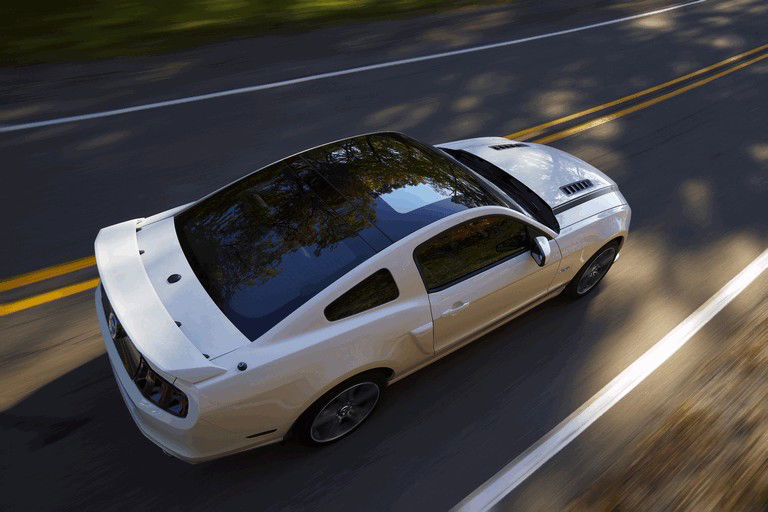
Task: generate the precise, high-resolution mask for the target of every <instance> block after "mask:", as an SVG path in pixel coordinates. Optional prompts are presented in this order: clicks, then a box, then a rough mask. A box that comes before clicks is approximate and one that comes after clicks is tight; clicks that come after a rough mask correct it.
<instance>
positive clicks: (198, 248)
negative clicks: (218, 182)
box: [175, 162, 374, 340]
mask: <svg viewBox="0 0 768 512" xmlns="http://www.w3.org/2000/svg"><path fill="white" fill-rule="evenodd" d="M334 194H335V192H334V191H333V190H332V189H331V187H329V186H328V184H327V182H326V181H325V180H323V178H322V177H319V176H317V175H316V174H314V173H312V172H310V171H308V170H306V169H303V168H302V167H301V166H292V165H291V163H290V162H286V163H285V164H284V165H279V166H276V167H275V168H269V169H265V170H264V171H260V172H258V173H255V174H253V175H251V176H250V177H249V178H248V179H247V180H245V181H243V182H240V183H239V184H238V186H234V187H229V188H226V189H224V190H221V191H220V192H218V193H216V194H214V195H212V196H210V197H208V198H207V199H204V200H203V201H201V202H200V203H198V204H196V205H194V206H193V207H191V208H189V209H188V210H186V211H184V212H182V213H181V214H179V215H177V216H176V219H175V223H176V233H177V235H178V237H179V242H180V244H181V247H182V249H183V251H184V254H185V256H186V257H187V260H188V261H189V263H190V265H191V266H192V269H193V270H194V271H195V275H196V276H197V278H198V279H199V280H200V282H201V283H202V285H203V287H205V289H206V291H207V292H208V294H209V295H210V296H211V298H212V299H213V301H214V302H215V303H216V305H217V306H218V307H219V308H220V309H221V310H222V312H224V314H225V315H226V316H227V318H228V319H229V320H230V321H231V322H232V323H233V324H234V325H235V326H236V327H237V328H238V329H239V330H240V331H241V332H242V333H243V334H244V335H245V336H246V337H247V338H248V339H250V340H255V339H256V338H258V337H259V336H261V335H262V334H264V333H265V332H266V331H268V330H269V329H271V328H272V327H273V326H274V325H276V324H277V323H278V322H280V321H281V320H282V319H283V318H285V317H286V316H288V315H289V314H290V313H292V312H293V311H294V310H296V309H297V308H298V307H299V306H301V305H302V304H304V303H305V302H306V301H307V300H309V299H311V298H312V297H313V296H315V295H316V294H317V293H318V292H319V291H320V290H322V289H323V288H325V287H326V286H328V285H330V284H331V283H333V282H334V281H335V280H336V279H338V278H339V277H341V276H342V275H344V274H346V273H347V272H348V271H349V270H351V269H352V268H354V267H355V266H357V265H358V264H360V263H361V262H362V261H365V260H366V259H368V258H369V257H370V256H372V255H373V254H374V251H373V250H372V249H371V247H370V246H369V245H368V244H366V243H365V242H364V241H363V240H362V239H361V238H360V237H359V236H358V235H357V232H358V230H359V229H360V227H361V226H360V225H359V224H356V223H355V222H352V221H351V220H350V219H349V218H348V217H344V216H339V215H337V214H336V212H335V211H334V209H333V208H332V207H331V205H333V204H334V197H333V196H334ZM323 196H326V197H323ZM336 202H338V201H336Z"/></svg>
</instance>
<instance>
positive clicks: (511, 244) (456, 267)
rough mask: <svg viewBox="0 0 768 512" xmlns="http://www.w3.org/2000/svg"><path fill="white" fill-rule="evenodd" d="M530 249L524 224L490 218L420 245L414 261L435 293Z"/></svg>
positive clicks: (448, 232) (471, 223)
mask: <svg viewBox="0 0 768 512" xmlns="http://www.w3.org/2000/svg"><path fill="white" fill-rule="evenodd" d="M529 248H530V242H529V237H528V230H527V229H526V226H525V225H524V224H523V223H522V222H520V221H519V220H517V219H514V218H512V217H508V216H506V215H489V216H487V217H480V218H477V219H472V220H470V221H467V222H464V223H462V224H459V225H458V226H454V227H452V228H450V229H448V230H446V231H443V232H442V233H440V234H439V235H437V236H435V237H433V238H431V239H429V240H427V241H426V242H424V243H423V244H421V245H419V246H418V247H417V248H416V249H415V250H414V252H413V257H414V259H415V260H416V266H417V267H418V268H419V272H421V277H422V279H424V284H425V286H426V288H427V291H428V292H434V291H438V290H441V289H444V288H447V287H448V286H450V285H452V284H454V283H456V282H458V281H461V280H463V279H466V278H468V277H471V276H473V275H475V274H478V273H480V272H482V271H483V270H485V269H487V268H489V267H491V266H493V265H495V264H498V263H501V262H502V261H504V260H507V259H509V258H511V257H513V256H517V255H518V254H521V253H523V252H525V251H527V250H529Z"/></svg>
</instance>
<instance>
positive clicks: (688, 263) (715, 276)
mask: <svg viewBox="0 0 768 512" xmlns="http://www.w3.org/2000/svg"><path fill="white" fill-rule="evenodd" d="M673 242H674V240H672V239H666V238H665V237H662V236H660V235H656V234H648V233H645V232H643V231H640V232H637V231H636V232H634V233H632V234H631V235H630V239H629V241H628V242H627V245H626V247H625V248H624V250H623V251H622V255H621V258H620V259H619V261H618V262H617V263H616V265H615V266H614V268H613V269H612V270H611V273H610V274H609V275H608V277H606V283H605V285H604V287H605V289H604V290H601V292H600V293H599V294H598V295H597V296H596V297H594V298H593V299H591V302H590V304H589V307H588V309H587V316H586V318H585V321H586V322H588V323H593V322H594V323H602V324H604V325H605V327H604V328H603V329H602V332H600V334H599V335H598V336H597V338H596V341H595V343H594V344H593V346H592V348H591V349H590V351H591V353H592V362H591V363H590V364H585V365H584V366H583V368H584V370H583V372H584V373H583V375H582V376H580V378H579V379H577V381H579V382H585V383H588V387H589V388H590V389H599V387H601V386H602V385H603V384H604V383H606V382H608V380H610V379H611V378H612V377H613V376H614V375H615V373H616V372H617V371H620V370H622V369H623V368H624V367H625V366H626V365H627V364H629V363H630V362H631V361H633V360H634V359H636V358H637V357H638V356H639V355H640V353H641V352H639V351H638V350H639V347H646V348H647V347H650V346H651V345H652V344H653V343H654V342H655V341H657V340H659V339H661V338H662V337H663V336H664V335H665V334H667V333H668V332H669V331H670V330H671V329H672V328H673V327H674V326H675V325H677V324H678V323H679V322H680V321H682V320H683V319H684V318H685V317H687V316H688V315H689V314H691V313H692V312H693V311H694V310H695V309H696V308H698V307H699V306H700V305H701V304H702V303H704V302H705V301H706V300H707V299H708V298H709V297H710V296H711V295H712V294H714V293H715V292H716V291H717V290H718V289H719V288H720V287H721V286H723V285H724V284H725V283H726V282H727V281H729V280H730V279H731V278H733V277H734V276H735V275H736V274H738V273H739V272H740V271H741V270H742V269H743V268H744V267H745V266H746V265H747V264H748V263H749V262H751V261H752V260H753V259H754V258H755V257H756V256H757V255H758V254H760V252H762V251H763V250H764V249H765V240H764V239H761V238H760V237H758V236H755V235H754V234H751V233H748V232H744V231H737V232H734V233H732V234H730V235H728V236H725V237H723V238H721V239H717V240H713V241H712V242H711V243H710V244H707V245H704V246H697V247H695V248H693V249H681V248H678V247H675V246H673V245H671V244H672V243H673ZM619 340H634V341H633V343H632V344H630V345H627V344H626V343H624V344H623V345H622V344H621V343H617V342H618V341H619ZM627 350H631V353H628V352H627ZM582 378H583V380H582Z"/></svg>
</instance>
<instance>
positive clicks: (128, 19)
mask: <svg viewBox="0 0 768 512" xmlns="http://www.w3.org/2000/svg"><path fill="white" fill-rule="evenodd" d="M503 1H504V0H491V1H485V2H478V1H477V0H446V1H440V0H396V1H384V2H377V1H359V0H196V1H184V0H181V1H179V0H172V1H162V2H156V1H152V0H121V1H118V2H112V1H107V0H79V1H72V2H53V1H50V0H34V1H23V0H6V1H5V2H3V7H2V10H0V33H2V34H3V39H2V41H3V43H2V45H0V62H2V63H12V64H16V65H19V64H29V63H39V62H51V61H60V60H72V59H93V58H104V57H116V56H125V55H145V54H156V53H160V52H163V51H168V50H171V49H179V48H182V47H191V46H195V45H199V44H202V43H206V42H211V41H220V40H223V39H227V38H236V37H246V36H258V35H262V34H265V33H272V32H280V31H282V32H286V31H287V32H296V31H299V30H307V29H310V28H317V27H319V26H323V25H328V24H334V23H342V22H345V21H351V20H365V19H375V18H382V17H395V16H402V15H404V14H409V13H414V12H417V13H424V12H429V11H437V10H446V9H454V8H457V7H464V6H470V5H477V4H479V3H486V4H488V3H501V2H503ZM507 1H509V0H507Z"/></svg>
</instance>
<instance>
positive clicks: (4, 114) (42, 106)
mask: <svg viewBox="0 0 768 512" xmlns="http://www.w3.org/2000/svg"><path fill="white" fill-rule="evenodd" d="M50 108H51V105H50V104H46V103H34V104H26V105H23V106H20V107H8V108H0V122H3V123H10V122H13V121H17V120H21V119H24V118H26V117H28V116H33V115H35V114H40V113H41V112H45V111H46V110H49V109H50Z"/></svg>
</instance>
